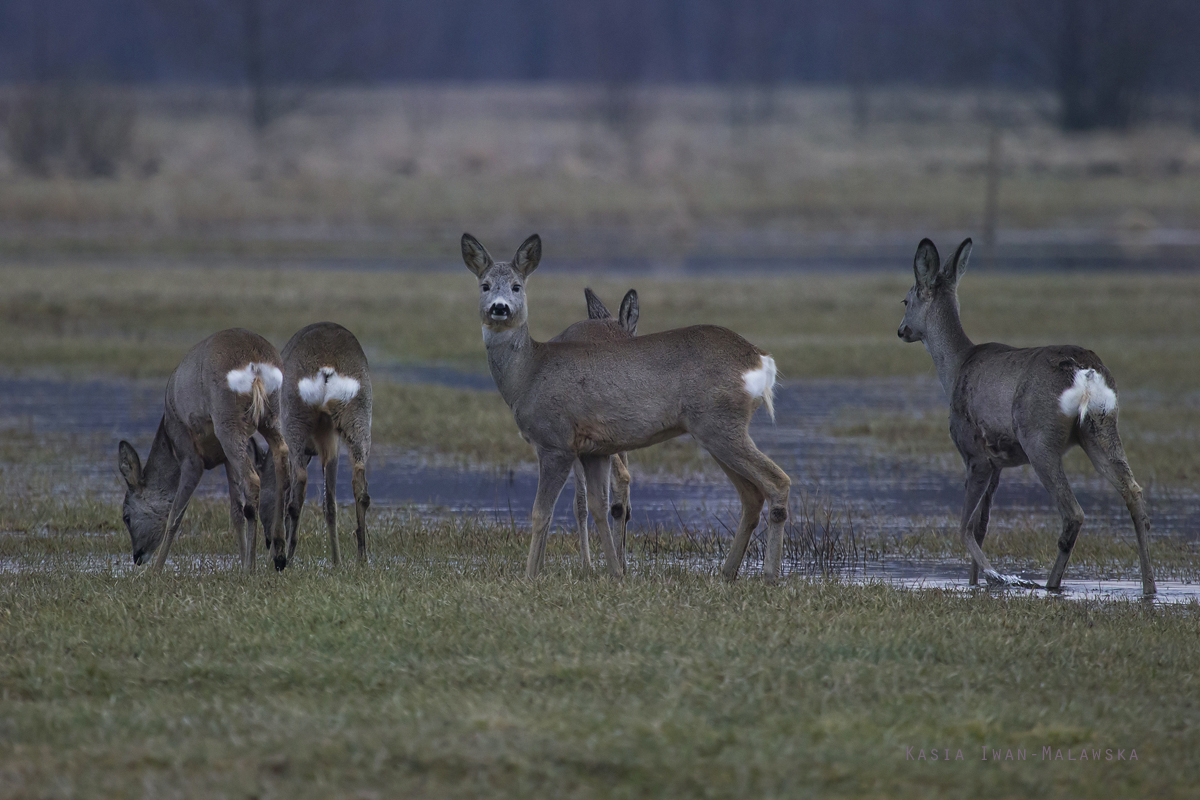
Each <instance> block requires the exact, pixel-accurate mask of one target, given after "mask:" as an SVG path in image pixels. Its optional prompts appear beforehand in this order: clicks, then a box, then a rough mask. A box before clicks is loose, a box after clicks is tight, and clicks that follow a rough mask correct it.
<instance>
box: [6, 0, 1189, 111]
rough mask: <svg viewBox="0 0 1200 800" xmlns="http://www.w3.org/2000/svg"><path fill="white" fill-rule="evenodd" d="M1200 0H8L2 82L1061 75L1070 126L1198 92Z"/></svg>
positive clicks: (259, 94)
mask: <svg viewBox="0 0 1200 800" xmlns="http://www.w3.org/2000/svg"><path fill="white" fill-rule="evenodd" d="M1197 34H1200V2H1196V0H0V80H3V81H6V82H9V83H22V84H26V83H45V82H52V81H58V82H68V81H69V82H76V83H78V82H109V83H111V82H118V83H139V84H140V83H160V84H161V83H189V84H197V83H200V84H219V85H243V86H250V87H251V89H254V90H256V91H255V102H254V104H253V108H252V110H251V115H252V119H253V122H254V124H255V125H256V126H258V127H263V126H266V125H268V124H270V122H271V120H272V118H273V117H274V116H276V115H277V114H278V113H279V109H277V108H273V107H272V105H273V102H274V101H273V100H272V92H271V91H270V89H271V87H277V86H280V85H292V86H295V85H313V84H321V85H328V84H360V85H361V84H377V83H387V82H401V81H423V82H424V81H478V80H492V81H559V82H562V81H568V82H571V81H579V82H589V83H599V84H603V85H606V86H609V87H610V88H611V90H612V93H613V103H614V105H615V107H616V112H615V113H619V110H620V109H619V106H620V103H621V98H620V92H621V90H622V87H626V86H630V85H637V84H645V83H654V84H664V83H705V84H727V85H731V86H746V87H748V88H753V89H756V90H759V91H757V92H756V96H757V99H754V100H752V101H750V102H748V105H747V108H746V109H745V113H746V114H749V115H769V114H770V113H771V103H770V89H771V87H774V86H777V85H781V84H787V83H797V82H806V83H811V82H822V83H831V84H839V85H848V86H851V87H856V88H858V89H860V90H861V91H862V92H864V93H865V92H867V91H869V90H870V89H871V88H874V87H881V86H886V85H890V84H908V85H930V86H964V85H968V86H974V85H978V86H985V87H993V88H1016V89H1026V88H1031V89H1041V90H1050V91H1051V92H1053V93H1054V94H1055V95H1056V96H1057V99H1058V105H1059V109H1058V121H1059V123H1060V124H1061V125H1062V127H1063V128H1064V129H1067V130H1087V129H1095V128H1117V129H1120V128H1124V127H1128V126H1129V125H1130V124H1133V123H1136V122H1137V121H1138V119H1139V116H1140V115H1146V114H1149V113H1151V109H1152V108H1153V104H1152V103H1149V102H1147V101H1148V98H1150V97H1152V96H1154V95H1156V94H1160V93H1171V94H1173V95H1176V96H1178V95H1183V96H1185V97H1191V98H1194V97H1196V96H1200V48H1198V47H1196V45H1195V42H1196V39H1197Z"/></svg>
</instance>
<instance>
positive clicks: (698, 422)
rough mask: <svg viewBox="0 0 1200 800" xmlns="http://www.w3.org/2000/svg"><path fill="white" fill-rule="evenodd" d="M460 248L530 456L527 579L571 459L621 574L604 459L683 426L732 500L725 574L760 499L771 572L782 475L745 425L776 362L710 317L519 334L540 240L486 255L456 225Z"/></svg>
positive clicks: (784, 484)
mask: <svg viewBox="0 0 1200 800" xmlns="http://www.w3.org/2000/svg"><path fill="white" fill-rule="evenodd" d="M462 254H463V261H464V262H466V265H467V267H468V268H469V269H470V270H471V271H472V272H473V273H475V276H476V278H477V279H478V281H479V317H480V321H481V322H482V323H483V341H484V345H485V347H486V348H487V354H488V366H489V367H490V368H491V372H492V377H493V378H494V379H495V381H496V386H497V388H498V389H499V390H500V394H501V396H502V397H503V398H504V400H505V402H506V403H508V406H509V408H511V409H512V412H513V417H514V418H515V419H516V422H517V428H518V429H519V430H520V431H521V435H522V436H523V437H525V439H526V440H527V441H528V442H530V443H531V444H532V445H533V446H534V448H535V449H536V451H537V456H538V488H537V495H536V497H535V499H534V502H533V514H532V527H533V537H532V541H531V542H530V545H529V559H528V561H527V562H526V565H525V574H526V576H527V577H529V578H533V577H536V576H537V574H538V572H539V571H540V570H541V568H542V563H543V561H544V560H545V551H546V537H547V535H548V533H549V529H550V521H551V519H552V517H553V513H554V504H555V501H556V500H557V499H558V495H559V493H561V492H562V488H563V484H565V483H566V480H567V476H568V475H569V474H570V472H571V467H572V465H573V464H574V463H575V461H576V459H578V460H579V461H580V462H581V463H582V465H583V472H584V475H585V477H586V481H587V492H588V506H589V508H590V510H591V512H592V516H593V517H594V518H595V521H596V529H597V531H598V532H599V534H600V541H601V544H602V545H603V546H604V558H605V562H606V564H607V566H608V571H609V573H610V574H611V575H613V576H618V577H619V576H621V575H622V574H623V573H624V570H623V569H622V566H621V562H620V558H619V555H618V553H617V549H616V544H615V542H614V540H613V536H612V533H611V531H610V529H609V527H608V522H607V520H606V519H605V511H606V510H607V509H608V483H609V475H608V470H609V456H612V455H615V454H617V453H620V452H622V451H626V450H636V449H638V448H640V447H648V446H649V445H652V444H658V443H659V442H664V441H666V440H668V439H673V438H675V437H676V436H681V435H683V434H684V433H690V434H691V435H692V436H693V437H694V438H695V439H696V440H697V441H698V442H699V443H700V444H701V446H703V447H704V448H705V449H706V450H707V451H708V452H709V453H710V454H711V455H712V456H713V457H714V458H715V459H716V460H717V463H718V464H719V465H720V466H721V469H722V470H724V472H725V474H726V475H728V476H729V479H730V481H732V482H733V485H734V487H735V488H736V489H737V492H738V495H739V496H740V498H741V501H742V519H741V523H740V525H739V526H738V531H737V533H736V534H735V536H734V540H733V543H732V544H731V546H730V550H729V556H728V557H727V558H726V560H725V564H724V567H723V569H722V571H723V573H724V575H725V577H726V578H727V579H729V580H733V579H734V578H736V577H737V573H738V569H739V568H740V567H741V563H742V558H743V556H744V555H745V553H746V547H747V545H748V544H749V542H750V535H751V533H753V531H754V528H755V527H756V526H757V524H758V518H759V514H760V512H761V511H762V507H763V504H764V503H767V504H768V508H769V514H768V517H767V519H768V522H767V547H766V553H765V555H764V558H763V575H764V577H765V578H766V579H767V580H768V581H774V580H777V579H778V577H779V570H780V561H781V559H782V555H783V525H784V523H785V522H786V521H787V515H788V493H789V490H790V488H791V481H790V480H789V479H788V476H787V475H786V474H784V472H783V470H781V469H780V468H779V467H778V466H776V465H775V463H774V462H773V461H771V459H769V458H767V457H766V456H765V455H763V453H762V452H760V451H759V450H758V448H757V447H755V446H754V442H753V441H752V440H751V439H750V431H749V428H750V417H751V416H752V415H753V414H754V411H755V409H757V408H758V406H759V405H763V404H765V405H766V407H767V412H768V413H770V414H771V415H772V417H774V409H773V406H772V391H773V389H774V385H775V361H774V359H772V358H771V356H770V355H768V354H767V353H765V352H763V351H762V350H760V349H758V348H757V347H755V346H754V345H752V344H750V343H749V342H747V341H746V340H745V339H743V338H742V337H740V336H738V335H737V334H736V333H734V332H733V331H730V330H728V329H726V328H720V327H717V326H714V325H698V326H695V327H691V328H680V329H677V330H672V331H665V332H663V333H655V334H651V335H649V336H637V337H632V338H624V339H614V340H612V341H606V342H536V341H534V340H533V339H531V338H530V336H529V323H528V315H529V311H528V308H527V306H526V301H525V281H526V279H527V278H528V277H529V275H530V273H532V272H533V271H534V270H535V269H536V268H537V265H538V262H539V261H540V260H541V257H542V240H541V239H540V238H539V237H538V236H537V235H536V234H535V235H533V236H530V237H529V238H528V239H526V240H525V242H524V243H523V244H522V245H521V247H520V248H518V250H517V254H516V256H514V258H513V260H512V261H511V262H505V261H501V262H496V261H493V260H492V257H491V256H490V255H489V254H488V252H487V250H486V249H484V247H483V245H481V244H480V243H479V242H478V241H477V240H476V239H475V237H473V236H471V235H470V234H466V233H464V234H463V237H462Z"/></svg>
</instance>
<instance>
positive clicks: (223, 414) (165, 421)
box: [117, 328, 288, 571]
mask: <svg viewBox="0 0 1200 800" xmlns="http://www.w3.org/2000/svg"><path fill="white" fill-rule="evenodd" d="M280 365H281V362H280V359H279V353H278V351H276V350H275V347H274V346H273V345H272V344H271V343H270V342H268V341H267V340H266V339H264V338H263V337H261V336H259V335H258V334H256V333H251V332H250V331H247V330H242V329H241V328H235V329H232V330H226V331H221V332H219V333H214V334H213V335H212V336H210V337H208V338H207V339H205V340H204V341H202V342H200V343H199V344H197V345H196V346H195V347H193V348H192V349H191V350H189V351H188V353H187V355H185V356H184V357H183V360H182V361H180V362H179V366H178V367H176V368H175V371H174V372H173V373H171V377H170V379H168V381H167V392H166V403H165V411H164V413H163V418H162V421H161V422H160V423H159V425H158V432H157V433H156V434H155V436H154V443H153V444H152V445H150V454H149V455H148V456H147V457H146V464H145V466H144V467H143V465H142V462H141V459H140V458H138V454H137V451H136V450H134V449H133V445H131V444H129V442H126V441H122V442H121V443H120V445H119V447H118V459H117V461H118V466H119V467H120V470H121V474H122V475H123V476H124V478H125V483H126V492H125V502H124V508H123V509H122V517H123V519H124V521H125V527H126V528H127V529H128V530H129V536H130V539H131V540H132V543H133V560H134V562H135V563H137V564H141V563H142V561H143V559H145V557H146V556H147V555H148V554H150V553H151V552H154V551H155V549H157V551H158V554H157V557H156V558H155V560H154V569H155V570H156V571H157V570H161V569H162V567H163V564H165V563H166V560H167V553H168V552H170V549H171V543H172V541H174V539H175V534H176V533H177V532H178V530H179V526H180V523H181V522H182V520H183V512H184V511H185V510H186V509H187V504H188V501H189V500H190V499H191V496H192V493H193V492H194V491H195V490H196V486H197V484H199V483H200V478H201V476H203V474H204V471H205V470H207V469H213V468H214V467H216V466H217V465H219V464H224V465H225V476H226V478H227V479H228V481H229V506H230V508H229V530H230V532H231V533H232V534H233V536H234V537H235V538H236V539H237V541H238V550H239V552H240V554H241V558H242V567H243V568H244V569H246V570H247V571H251V570H253V569H254V561H255V551H256V543H257V541H258V540H257V538H256V537H255V530H254V528H255V524H254V523H255V518H256V517H257V516H258V511H259V501H260V498H259V488H260V480H259V475H258V472H257V470H256V468H255V465H254V461H253V457H252V454H253V451H252V450H251V449H250V444H249V443H250V440H251V437H252V436H253V435H254V432H255V431H258V432H259V433H261V434H262V435H263V437H264V438H265V439H266V440H267V444H268V445H269V446H270V448H271V457H272V460H273V462H274V467H275V471H276V472H277V473H278V474H280V475H283V476H285V478H286V476H287V475H288V449H287V445H286V444H285V443H284V440H283V435H282V433H281V431H280V427H279V387H280V385H281V384H282V382H283V372H282V370H281V369H280ZM273 499H274V506H275V509H274V513H273V514H272V515H271V520H270V521H269V522H268V521H267V520H266V519H265V518H264V520H263V523H264V524H263V534H264V536H265V537H266V540H267V543H268V545H269V547H270V548H271V555H272V557H273V558H274V560H275V569H277V570H282V569H283V568H284V567H285V566H287V559H288V556H287V553H286V552H285V544H284V540H283V536H282V534H281V532H280V530H279V522H278V520H279V518H280V516H281V512H282V497H280V496H276V497H274V498H273ZM164 533H165V536H164Z"/></svg>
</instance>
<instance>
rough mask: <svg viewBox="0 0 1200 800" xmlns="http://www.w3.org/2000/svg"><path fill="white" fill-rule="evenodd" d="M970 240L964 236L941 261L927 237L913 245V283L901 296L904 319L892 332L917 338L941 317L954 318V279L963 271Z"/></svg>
mask: <svg viewBox="0 0 1200 800" xmlns="http://www.w3.org/2000/svg"><path fill="white" fill-rule="evenodd" d="M970 257H971V240H970V239H966V240H964V241H963V243H962V244H960V245H959V246H958V250H956V251H955V252H954V257H953V258H951V259H950V260H949V261H947V262H946V263H945V264H943V263H942V262H941V258H940V257H939V256H938V251H937V248H936V247H934V246H933V242H931V241H929V240H928V239H922V240H921V243H920V244H919V245H917V254H916V256H914V258H913V274H914V275H915V276H916V283H914V284H913V286H912V288H911V289H909V290H908V296H907V297H905V298H904V320H903V321H902V322H901V323H900V329H899V330H898V331H896V335H897V336H899V337H900V338H901V339H903V340H904V341H906V342H920V341H923V340H924V339H925V336H926V334H927V333H928V332H929V331H930V330H931V329H933V328H934V327H936V326H938V324H939V323H940V322H942V321H943V320H948V319H949V318H951V317H953V318H954V319H957V318H958V280H959V278H961V277H962V274H963V273H964V272H966V271H967V260H968V259H969V258H970Z"/></svg>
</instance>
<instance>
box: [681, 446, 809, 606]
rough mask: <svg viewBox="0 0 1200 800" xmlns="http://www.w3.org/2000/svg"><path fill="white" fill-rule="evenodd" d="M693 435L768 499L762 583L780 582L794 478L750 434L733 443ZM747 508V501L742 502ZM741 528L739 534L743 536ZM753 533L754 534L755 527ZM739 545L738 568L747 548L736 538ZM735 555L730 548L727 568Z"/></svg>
mask: <svg viewBox="0 0 1200 800" xmlns="http://www.w3.org/2000/svg"><path fill="white" fill-rule="evenodd" d="M692 435H693V436H695V437H696V439H698V440H699V441H700V444H701V445H703V446H704V449H705V450H708V452H709V453H710V454H711V455H712V456H713V457H714V458H715V459H717V461H718V462H719V463H721V464H722V466H723V467H728V469H729V470H732V471H733V472H735V473H737V474H738V475H741V476H742V477H743V478H745V479H746V480H748V481H750V483H752V484H754V487H755V488H756V489H757V490H758V491H759V493H760V494H761V495H762V496H763V497H764V498H766V501H767V508H768V512H767V547H766V550H765V551H764V553H763V580H765V581H766V582H767V583H775V582H776V581H778V580H779V571H780V567H781V565H782V561H783V525H784V523H785V522H787V518H788V494H789V492H790V491H791V486H792V480H791V478H789V477H788V476H787V473H785V472H784V471H783V470H781V469H780V468H779V466H778V465H777V464H776V463H775V462H774V461H772V460H771V459H769V458H767V457H766V456H765V455H764V454H763V453H762V451H761V450H759V449H758V448H757V447H755V445H754V442H753V441H751V439H750V437H749V436H748V435H743V436H742V438H741V440H740V441H734V442H731V441H729V440H728V439H726V438H724V437H722V436H720V435H719V434H718V435H716V436H712V435H708V436H706V435H705V434H704V433H699V434H697V433H695V432H693V434H692ZM727 472H728V470H727ZM735 485H736V484H735ZM744 507H745V501H743V508H744ZM740 527H741V526H739V531H738V533H739V535H740V534H741V529H740ZM750 530H751V531H753V528H751V529H750ZM745 537H746V543H747V544H748V543H749V541H750V532H749V531H748V532H747V533H746V534H745ZM739 545H740V547H741V553H738V554H737V555H738V559H737V564H738V565H740V564H741V556H742V555H743V554H744V553H745V547H746V545H745V544H741V543H740V542H739V541H738V540H737V537H735V539H734V548H735V549H736V548H737V547H738V546H739ZM734 555H735V552H734V549H731V550H730V553H729V558H728V559H726V562H725V563H726V567H727V568H728V567H730V566H732V563H731V559H732V558H733V556H734ZM724 572H725V577H726V578H729V577H730V572H729V570H728V569H726V570H724ZM732 574H733V576H734V577H736V575H737V570H736V569H734V570H733V572H732Z"/></svg>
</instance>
